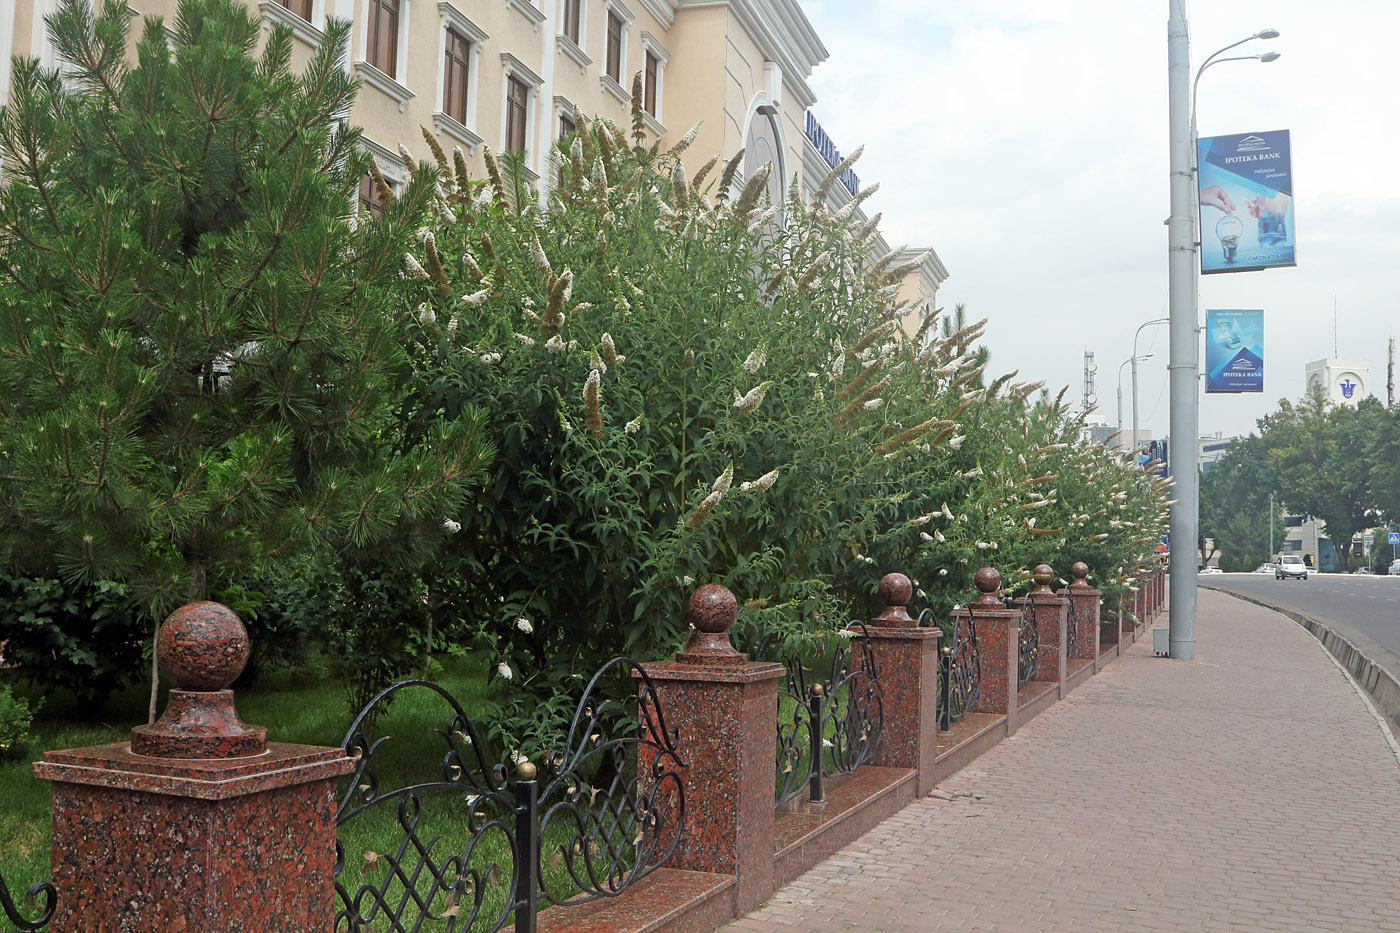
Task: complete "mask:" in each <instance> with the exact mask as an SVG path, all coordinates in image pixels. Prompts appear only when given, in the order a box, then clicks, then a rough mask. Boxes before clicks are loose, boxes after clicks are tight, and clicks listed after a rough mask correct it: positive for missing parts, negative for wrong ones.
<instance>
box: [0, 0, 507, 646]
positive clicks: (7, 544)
mask: <svg viewBox="0 0 1400 933" xmlns="http://www.w3.org/2000/svg"><path fill="white" fill-rule="evenodd" d="M128 19H129V14H128V9H127V7H126V5H125V4H124V3H119V2H113V0H108V2H107V3H106V5H105V7H104V8H103V9H102V12H101V13H100V15H94V14H93V12H92V10H91V8H90V6H89V4H88V2H87V0H64V2H63V4H62V6H61V8H60V10H59V11H58V12H57V13H56V14H54V15H53V16H51V17H50V18H49V20H48V26H49V32H50V35H51V37H52V39H53V42H54V44H55V47H56V48H57V49H58V51H59V53H60V56H61V58H62V59H63V60H64V62H65V63H66V68H65V70H64V71H63V73H59V72H55V71H46V70H44V69H42V68H41V67H40V66H39V64H38V63H37V62H35V61H17V62H16V64H15V68H14V88H13V94H12V101H11V103H10V105H9V106H8V107H6V108H4V109H0V147H2V148H3V158H4V182H5V186H4V188H3V191H0V566H8V567H10V568H12V569H14V570H16V571H17V572H21V573H24V572H57V573H60V574H61V575H62V576H63V577H65V578H66V579H69V580H71V581H76V582H81V583H92V582H95V581H119V582H122V583H125V584H127V586H128V588H129V591H130V592H131V593H132V594H133V598H134V599H135V600H136V602H137V604H138V605H139V606H140V608H141V609H142V610H143V612H145V613H146V614H147V615H148V616H149V617H151V618H161V617H163V616H164V614H165V613H166V612H168V611H169V610H170V609H171V608H173V607H174V606H176V605H178V604H180V603H181V602H183V601H185V600H188V599H200V598H204V596H205V594H206V592H208V591H209V590H210V589H211V588H216V587H217V586H221V585H226V584H228V583H230V582H237V581H238V578H239V575H240V574H241V573H244V572H246V571H247V570H248V569H249V568H250V567H252V566H254V565H256V566H258V567H259V568H262V569H264V570H266V569H267V568H268V567H275V566H276V565H277V563H278V562H279V561H283V560H286V559H288V558H290V557H292V556H294V555H297V554H304V553H306V552H308V551H312V550H317V549H325V550H327V551H333V552H338V553H341V554H344V555H347V557H350V558H353V557H354V555H355V554H357V553H365V552H369V551H372V553H373V554H374V557H375V559H376V560H377V561H379V562H381V563H382V562H384V561H386V560H388V561H393V560H398V561H405V562H406V561H413V560H422V559H423V557H424V555H426V554H429V553H431V549H432V548H433V547H434V546H435V544H437V543H438V542H439V541H440V539H441V538H442V536H443V535H444V534H446V533H447V532H446V530H445V529H444V521H445V519H448V518H450V517H451V516H452V515H453V514H454V513H455V512H456V510H457V509H458V507H459V506H460V505H461V503H462V502H463V500H464V498H465V496H466V494H467V492H468V488H469V487H470V486H471V485H472V484H473V483H474V482H476V481H477V480H478V479H479V477H480V474H481V472H482V466H483V464H484V462H485V461H486V460H487V459H489V458H490V456H491V449H490V445H489V444H488V443H487V442H486V441H485V440H484V436H483V435H484V430H483V427H482V422H481V420H480V419H479V418H473V417H468V418H466V419H463V420H461V421H459V422H456V423H454V424H450V425H445V426H443V427H442V429H441V430H439V431H438V432H437V433H435V434H434V435H433V436H431V437H429V438H426V439H419V438H413V439H411V440H409V439H406V438H405V437H404V436H403V433H402V429H401V426H400V423H399V420H398V419H397V417H396V414H395V412H396V409H397V406H398V405H399V404H400V403H401V394H402V379H403V378H404V377H405V376H406V374H407V362H406V355H405V347H404V342H405V340H407V339H408V334H409V332H410V331H411V330H412V329H413V328H415V327H418V326H419V325H418V323H417V315H416V312H415V311H414V310H413V309H415V308H416V307H417V305H418V303H419V302H420V301H422V300H424V299H426V298H427V297H428V296H429V293H430V288H431V286H432V284H433V283H432V282H430V281H423V280H421V279H419V278H417V277H416V276H415V275H414V274H412V271H411V270H413V269H414V268H415V266H414V264H413V263H412V262H409V261H408V260H407V259H406V256H407V254H408V253H410V252H411V251H413V250H414V249H415V248H417V235H418V233H417V232H418V230H419V228H420V226H421V224H422V222H423V218H424V216H425V212H426V210H427V209H428V207H429V206H430V205H431V202H432V200H433V198H434V197H436V191H437V189H436V174H435V171H434V170H433V169H431V168H430V167H429V166H427V165H426V164H423V165H419V166H417V167H416V168H415V170H414V173H413V178H412V180H411V181H410V182H409V183H408V184H407V185H406V187H405V189H404V190H403V191H402V192H401V193H400V194H399V195H398V197H397V198H395V199H394V201H393V203H392V204H391V205H390V207H389V208H388V211H387V214H386V216H384V217H382V218H369V217H361V218H358V219H357V218H356V217H355V213H354V212H355V206H356V192H357V186H358V184H359V180H360V178H361V177H363V176H364V175H365V174H366V172H367V171H369V168H370V160H369V157H368V156H367V155H366V154H365V153H364V152H363V151H361V149H360V148H359V147H358V145H357V143H358V140H359V133H358V131H357V130H355V129H353V128H351V127H348V126H345V125H343V122H342V120H341V118H340V115H343V114H344V113H345V112H346V111H347V109H348V107H349V105H350V103H351V102H352V100H353V98H354V95H355V91H356V88H357V82H356V81H355V80H354V79H353V78H352V77H350V76H348V75H347V72H346V69H345V67H344V62H343V57H342V56H343V52H344V48H345V44H346V40H347V39H348V37H349V34H350V25H349V23H346V22H338V21H329V22H328V23H327V27H326V37H325V41H324V42H323V43H322V44H321V46H320V48H319V50H318V51H317V52H316V53H315V54H314V55H313V57H312V59H311V61H310V62H309V63H308V65H307V66H306V68H305V70H304V71H303V72H302V73H301V74H294V73H293V72H292V71H291V69H290V60H291V48H292V46H291V33H290V31H289V30H287V29H285V28H277V29H274V30H273V31H272V33H271V35H270V36H269V37H268V38H267V39H266V44H265V45H264V46H263V48H262V51H261V53H260V54H255V52H256V48H257V45H258V42H259V31H260V24H259V21H258V20H257V19H256V18H254V16H253V15H251V14H250V12H249V11H248V10H247V9H246V8H244V7H243V6H242V5H240V4H237V3H236V2H234V0H184V2H182V3H181V5H180V9H179V12H178V15H177V17H176V20H175V22H174V24H173V29H172V30H171V31H170V32H169V33H167V30H166V28H165V26H164V24H163V23H162V22H161V21H160V20H158V19H153V18H151V19H147V20H146V21H145V24H144V34H143V36H142V38H141V39H140V41H139V42H137V43H136V44H135V55H134V60H132V59H131V58H129V57H128V49H129V48H130V46H129V44H128V37H127V23H128ZM172 46H173V48H172Z"/></svg>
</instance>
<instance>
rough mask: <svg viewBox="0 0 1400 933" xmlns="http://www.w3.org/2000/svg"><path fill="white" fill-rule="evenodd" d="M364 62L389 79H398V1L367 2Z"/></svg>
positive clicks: (373, 0)
mask: <svg viewBox="0 0 1400 933" xmlns="http://www.w3.org/2000/svg"><path fill="white" fill-rule="evenodd" d="M367 33H368V35H367V38H368V47H367V50H366V55H365V60H366V61H367V62H369V63H370V64H371V65H373V66H374V67H376V68H378V69H379V70H380V71H382V72H384V74H386V75H388V76H389V77H391V78H397V77H398V74H397V72H398V64H399V0H369V24H368V29H367Z"/></svg>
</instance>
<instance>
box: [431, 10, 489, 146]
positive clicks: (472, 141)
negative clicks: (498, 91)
mask: <svg viewBox="0 0 1400 933" xmlns="http://www.w3.org/2000/svg"><path fill="white" fill-rule="evenodd" d="M438 18H439V24H438V75H437V105H436V106H435V107H434V109H433V125H434V127H435V128H436V129H437V131H438V133H439V135H441V134H443V133H446V134H447V135H448V136H450V137H451V138H452V139H454V140H456V141H457V142H458V143H460V144H461V145H463V146H465V147H466V151H467V152H468V153H471V154H475V152H476V147H477V146H480V145H481V142H482V140H481V136H480V134H479V133H477V132H476V127H477V125H478V123H477V120H478V110H477V103H478V101H480V99H481V55H482V52H483V50H484V49H485V44H486V40H487V39H489V38H491V37H490V35H489V34H488V33H487V32H486V30H484V29H482V28H481V27H480V26H478V25H477V24H476V23H474V22H472V21H471V20H470V19H468V18H467V17H466V16H464V15H463V14H462V11H461V10H458V9H457V8H456V7H455V6H453V5H452V3H450V2H447V0H442V2H439V3H438ZM449 32H455V33H456V34H457V35H458V36H460V37H461V38H462V39H465V40H466V42H467V75H466V79H467V90H466V100H465V106H464V111H463V117H464V118H459V117H458V116H457V115H456V114H452V113H448V112H447V109H446V108H447V41H448V39H447V37H448V33H449ZM444 148H447V147H444Z"/></svg>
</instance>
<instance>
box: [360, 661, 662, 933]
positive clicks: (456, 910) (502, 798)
mask: <svg viewBox="0 0 1400 933" xmlns="http://www.w3.org/2000/svg"><path fill="white" fill-rule="evenodd" d="M634 668H636V669H637V670H638V672H639V673H638V675H637V676H638V678H639V679H638V681H637V691H636V693H635V695H633V696H632V697H630V698H629V702H626V703H619V702H617V701H614V700H610V699H608V698H607V697H606V696H605V695H604V690H605V689H606V688H607V687H608V686H609V685H610V678H612V677H615V675H618V674H619V673H620V674H622V675H623V676H625V675H626V674H627V673H628V672H630V671H631V670H632V669H634ZM410 697H411V698H412V699H410ZM391 702H394V703H399V704H403V705H408V706H412V705H414V704H417V705H419V706H420V707H421V705H422V704H423V703H428V704H436V705H437V706H438V707H439V709H438V714H439V715H442V716H443V720H445V721H443V720H440V721H443V725H442V726H441V727H438V728H434V729H432V731H431V734H429V735H426V736H424V735H405V736H402V737H401V738H400V740H399V741H397V742H393V743H391V741H390V740H391V736H390V735H387V734H381V729H380V728H379V721H380V719H381V717H383V716H384V714H385V712H386V710H387V709H388V706H389V704H390V703H391ZM676 739H677V737H676V735H675V732H674V730H668V729H667V727H666V723H665V718H664V714H663V711H662V709H661V706H660V704H659V702H658V700H657V695H656V691H655V689H654V688H653V686H652V683H651V681H650V679H649V678H647V677H646V675H645V673H644V672H641V669H640V668H639V667H637V665H636V663H635V662H634V661H632V660H631V659H628V658H618V659H615V660H613V661H611V662H609V663H608V664H606V665H604V667H603V668H601V669H600V670H599V671H598V672H597V673H596V674H595V675H594V676H593V678H592V680H590V681H589V683H588V686H587V688H586V689H585V690H584V693H583V697H582V699H581V700H580V701H579V704H578V706H577V708H576V710H575V712H574V716H573V720H572V722H571V724H570V727H569V733H568V736H567V738H566V739H565V742H564V745H563V747H562V748H561V749H560V750H557V751H555V752H552V753H551V754H550V755H549V756H548V758H547V759H546V761H545V771H546V772H547V774H540V773H539V772H538V771H537V769H536V768H535V766H534V765H532V764H530V763H528V762H523V761H522V762H521V763H519V764H518V766H517V767H516V768H515V770H514V774H513V775H512V774H511V772H510V771H509V770H508V769H507V767H506V766H505V765H504V764H500V763H496V762H492V761H490V760H489V756H488V754H487V753H486V751H485V748H486V746H485V745H484V744H483V742H482V735H481V733H480V732H479V731H478V729H477V728H476V726H475V724H474V723H473V722H472V720H471V719H470V718H469V717H468V716H467V714H466V712H465V711H464V710H463V709H462V706H461V704H460V703H458V701H457V700H456V698H455V697H453V696H452V694H450V693H449V692H448V691H446V690H444V689H443V688H442V687H440V686H438V685H436V684H433V683H429V682H426V681H421V680H415V681H406V682H404V683H400V684H396V685H394V686H393V687H390V688H389V689H387V690H385V691H384V692H383V693H381V694H380V695H379V696H378V697H376V698H375V699H374V700H372V701H371V702H370V703H369V705H368V706H366V707H365V708H364V710H362V711H361V712H360V714H359V716H357V717H356V719H355V722H354V724H353V725H352V726H351V727H350V731H349V732H348V733H347V735H346V737H345V742H344V748H345V749H346V751H347V752H348V753H349V754H350V755H351V757H352V758H354V759H355V761H356V767H355V771H354V773H353V774H352V775H351V776H350V778H349V779H348V781H347V783H346V785H345V789H344V791H343V794H342V796H341V799H340V803H339V806H338V808H337V813H336V828H337V839H336V865H335V874H336V895H337V912H336V916H335V930H336V931H337V933H371V931H373V933H386V931H387V933H409V931H415V933H416V931H419V930H427V929H431V930H434V931H438V930H440V931H443V933H464V931H467V930H492V931H494V930H499V929H501V928H502V927H504V926H506V925H507V924H508V923H510V922H511V920H512V918H513V920H514V927H515V929H516V930H517V931H523V933H530V931H533V930H534V929H535V925H536V920H537V917H538V913H539V905H540V902H541V900H545V901H548V902H549V903H553V904H576V903H582V902H584V901H588V900H592V899H595V898H599V897H614V896H617V895H618V894H620V893H622V891H623V890H625V889H626V888H627V887H629V886H630V885H632V884H633V883H635V882H636V881H638V880H639V879H641V878H642V877H644V876H646V875H647V874H649V873H651V872H652V871H654V870H655V869H656V868H658V867H660V866H661V865H662V864H664V863H665V862H666V860H667V859H668V858H669V857H670V856H671V854H672V852H673V851H674V850H675V847H676V844H677V843H678V842H679V826H680V820H681V816H682V814H683V812H684V807H685V797H684V789H683V787H682V784H681V780H680V776H679V770H680V769H681V768H683V767H685V764H684V762H682V761H681V759H680V757H679V755H678V753H677V749H676ZM425 748H426V749H428V750H429V751H428V762H427V764H428V767H427V773H426V774H424V773H423V771H422V765H423V760H422V758H423V752H424V750H425ZM415 753H417V757H416V758H415ZM379 849H383V851H382V852H380V851H377V850H379ZM352 850H362V856H361V857H360V858H359V859H352V858H350V857H349V856H348V855H347V852H349V851H352ZM347 862H354V863H355V864H357V865H358V866H359V875H360V878H358V879H356V878H354V874H353V872H352V871H351V870H350V867H349V865H348V864H347ZM352 879H353V880H352ZM361 879H368V880H361Z"/></svg>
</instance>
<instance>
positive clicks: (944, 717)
mask: <svg viewBox="0 0 1400 933" xmlns="http://www.w3.org/2000/svg"><path fill="white" fill-rule="evenodd" d="M929 612H930V610H927V609H926V610H924V613H923V614H922V615H920V616H919V625H921V626H922V625H923V624H924V615H928V614H929ZM939 661H940V662H941V663H940V666H939V677H940V678H941V681H942V682H941V690H940V691H939V710H938V728H939V729H940V730H942V731H943V732H947V731H948V730H950V729H951V728H953V723H954V722H956V721H957V720H959V719H961V718H963V716H965V715H967V713H968V711H969V710H971V709H972V708H973V707H974V706H976V705H977V701H978V700H980V699H981V698H982V652H981V648H980V646H979V645H978V642H977V621H976V620H975V619H974V618H973V617H972V612H971V610H966V609H964V608H963V607H962V606H958V607H957V608H956V609H955V610H954V611H953V631H952V633H951V635H950V637H949V641H948V644H947V645H945V646H944V647H943V649H942V651H941V652H940V655H939Z"/></svg>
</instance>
